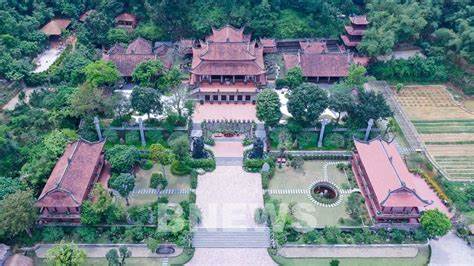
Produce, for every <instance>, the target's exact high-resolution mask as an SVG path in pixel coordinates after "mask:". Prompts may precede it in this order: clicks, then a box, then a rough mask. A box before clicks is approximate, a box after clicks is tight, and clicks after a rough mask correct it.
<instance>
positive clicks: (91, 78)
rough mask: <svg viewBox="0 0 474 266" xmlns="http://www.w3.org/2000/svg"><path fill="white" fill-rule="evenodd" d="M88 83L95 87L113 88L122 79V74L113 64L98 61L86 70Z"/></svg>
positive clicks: (89, 65)
mask: <svg viewBox="0 0 474 266" xmlns="http://www.w3.org/2000/svg"><path fill="white" fill-rule="evenodd" d="M84 73H85V74H86V81H87V83H89V84H91V85H92V86H95V87H103V86H106V87H107V86H113V85H115V83H116V82H117V81H118V80H119V79H120V72H119V71H118V69H117V67H116V66H115V65H114V63H112V62H106V61H104V60H98V61H95V62H92V63H90V64H88V65H87V66H86V67H85V68H84Z"/></svg>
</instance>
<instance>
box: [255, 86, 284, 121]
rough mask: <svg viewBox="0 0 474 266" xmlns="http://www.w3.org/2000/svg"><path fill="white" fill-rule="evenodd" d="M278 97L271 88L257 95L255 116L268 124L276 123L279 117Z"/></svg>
mask: <svg viewBox="0 0 474 266" xmlns="http://www.w3.org/2000/svg"><path fill="white" fill-rule="evenodd" d="M280 106H281V104H280V99H279V98H278V93H276V92H275V91H274V90H272V89H265V90H263V91H262V92H260V93H259V94H258V95H257V118H258V119H259V120H261V121H263V122H265V123H266V124H267V125H269V126H274V125H276V124H278V121H280V118H281V111H280Z"/></svg>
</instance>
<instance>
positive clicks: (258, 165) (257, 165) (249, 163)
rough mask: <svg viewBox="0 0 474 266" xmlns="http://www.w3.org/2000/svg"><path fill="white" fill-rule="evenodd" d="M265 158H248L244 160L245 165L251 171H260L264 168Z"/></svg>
mask: <svg viewBox="0 0 474 266" xmlns="http://www.w3.org/2000/svg"><path fill="white" fill-rule="evenodd" d="M264 163H265V160H262V159H247V160H245V161H244V167H245V169H246V170H247V171H249V172H253V173H255V172H258V171H260V169H262V166H263V164H264Z"/></svg>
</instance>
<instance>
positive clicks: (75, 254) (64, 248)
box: [46, 242, 86, 266]
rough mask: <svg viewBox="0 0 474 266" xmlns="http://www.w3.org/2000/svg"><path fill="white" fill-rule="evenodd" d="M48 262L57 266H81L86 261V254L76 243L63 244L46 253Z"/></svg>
mask: <svg viewBox="0 0 474 266" xmlns="http://www.w3.org/2000/svg"><path fill="white" fill-rule="evenodd" d="M46 261H47V262H48V263H49V264H50V265H55V266H60V265H67V266H79V265H83V264H84V262H85V261H86V253H85V252H84V250H82V249H79V248H78V247H77V245H76V244H74V243H65V242H61V243H60V244H59V245H56V246H54V247H53V248H51V249H49V250H48V252H46Z"/></svg>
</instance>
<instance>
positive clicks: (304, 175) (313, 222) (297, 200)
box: [268, 160, 349, 227]
mask: <svg viewBox="0 0 474 266" xmlns="http://www.w3.org/2000/svg"><path fill="white" fill-rule="evenodd" d="M329 162H334V161H328V160H306V161H305V162H304V165H303V167H302V169H296V170H295V169H293V168H292V167H286V166H283V168H282V169H279V168H278V166H277V167H276V172H275V176H274V177H273V178H272V179H271V180H270V184H269V187H268V188H269V189H270V190H272V189H304V190H305V191H306V190H307V191H308V194H309V189H310V186H311V185H312V184H313V183H314V182H315V181H317V180H322V179H324V167H325V165H326V163H329ZM327 173H328V180H329V181H331V182H333V183H335V184H337V185H339V186H341V185H342V184H346V185H348V184H349V181H348V179H347V177H346V174H345V173H344V172H343V171H340V170H339V169H337V168H336V165H335V164H329V165H327ZM308 194H291V195H274V194H271V197H272V198H274V199H278V200H280V201H281V202H282V203H283V204H286V205H289V204H290V203H293V204H296V205H295V209H294V210H295V217H296V218H298V219H300V220H301V221H303V222H305V223H306V224H307V225H308V226H310V227H320V226H326V225H339V222H338V221H339V219H340V218H345V219H347V218H349V216H348V215H347V213H346V210H345V209H346V204H347V197H348V195H341V197H342V198H343V200H342V202H341V203H340V204H339V205H338V206H335V207H329V208H327V207H321V206H319V205H316V204H315V203H314V202H312V201H311V199H310V198H309V196H308Z"/></svg>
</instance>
